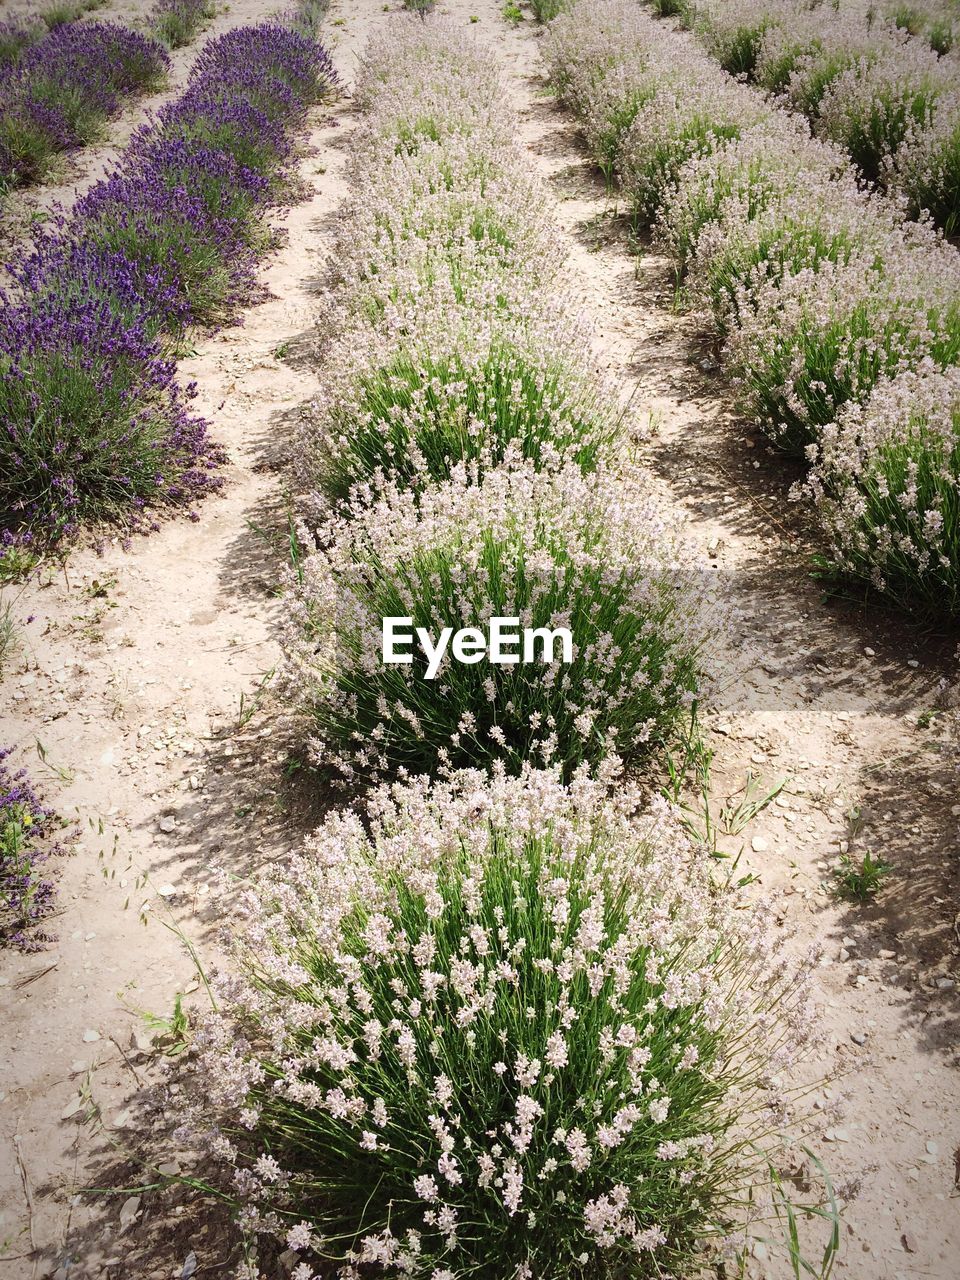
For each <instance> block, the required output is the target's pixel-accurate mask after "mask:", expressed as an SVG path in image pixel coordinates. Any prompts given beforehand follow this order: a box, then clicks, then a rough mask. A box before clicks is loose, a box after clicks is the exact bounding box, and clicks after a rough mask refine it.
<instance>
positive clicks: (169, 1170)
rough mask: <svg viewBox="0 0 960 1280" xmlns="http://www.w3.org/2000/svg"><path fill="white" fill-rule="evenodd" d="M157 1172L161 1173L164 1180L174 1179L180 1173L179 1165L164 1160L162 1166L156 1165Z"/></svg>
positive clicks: (173, 1161)
mask: <svg viewBox="0 0 960 1280" xmlns="http://www.w3.org/2000/svg"><path fill="white" fill-rule="evenodd" d="M157 1172H158V1173H162V1174H163V1176H164V1177H165V1178H175V1177H176V1176H177V1174H178V1173H179V1172H180V1165H179V1163H178V1162H177V1161H176V1160H165V1161H164V1162H163V1164H158V1165H157Z"/></svg>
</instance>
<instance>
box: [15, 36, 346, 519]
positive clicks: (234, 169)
mask: <svg viewBox="0 0 960 1280" xmlns="http://www.w3.org/2000/svg"><path fill="white" fill-rule="evenodd" d="M335 82H336V77H335V74H334V72H333V69H332V65H331V63H330V59H329V57H328V55H327V53H326V52H325V50H324V49H323V48H322V47H321V46H320V45H318V44H316V43H315V42H313V41H311V40H309V39H307V38H305V37H304V36H302V35H299V34H297V33H296V32H294V31H291V30H289V29H287V28H286V27H284V26H283V25H282V24H280V23H277V22H270V23H264V24H262V25H261V26H257V27H247V28H239V29H238V30H236V31H232V32H230V33H229V34H228V35H227V36H221V37H219V38H217V39H214V40H211V41H209V42H208V44H207V45H206V47H205V48H204V49H203V50H202V51H201V53H200V55H199V57H198V59H197V62H196V65H195V67H194V69H193V72H192V74H191V77H190V82H189V84H188V87H187V89H186V91H185V92H184V94H183V95H181V97H180V98H179V99H178V101H177V102H175V103H174V104H172V105H170V106H168V107H166V108H164V109H163V110H162V111H161V112H160V113H159V114H158V115H157V117H156V119H155V120H154V121H153V122H152V123H151V124H150V125H148V126H147V127H145V128H143V129H141V130H139V131H138V132H137V133H136V134H135V135H134V137H133V139H132V141H131V143H130V146H129V147H128V148H127V151H126V153H125V155H124V156H123V158H122V159H121V161H120V163H119V165H118V166H117V168H116V170H115V171H114V172H113V173H112V174H110V175H108V177H107V178H105V179H104V180H102V181H101V182H99V183H97V184H96V185H95V186H94V187H92V188H91V190H90V191H89V192H88V193H87V195H85V196H84V197H83V198H82V199H81V200H80V201H78V203H77V205H76V206H75V208H74V209H73V211H72V213H71V214H69V215H65V216H62V217H61V218H60V219H59V220H58V221H57V222H56V223H55V224H54V227H53V229H52V230H51V231H49V232H46V233H43V234H42V235H40V236H39V237H38V238H37V240H36V242H35V244H34V245H33V246H32V247H31V248H30V250H29V251H27V252H24V253H23V254H22V255H21V256H20V257H19V259H18V260H16V261H15V262H14V264H13V266H12V268H11V275H12V286H11V288H10V289H9V290H8V291H7V293H6V294H2V293H0V305H2V307H3V314H2V315H0V521H2V522H3V524H4V525H5V526H6V527H7V528H8V529H14V530H16V531H17V536H18V537H20V538H21V539H23V538H27V539H29V538H33V539H43V540H50V539H53V540H56V539H58V538H61V537H63V536H65V535H69V534H71V533H73V532H75V531H76V530H77V528H78V527H79V525H80V524H81V523H82V522H85V521H95V520H98V519H104V518H108V519H122V520H123V521H124V522H126V523H127V524H130V523H132V524H133V525H134V527H138V528H144V527H145V517H144V515H143V512H144V510H145V509H146V508H147V507H148V506H150V507H155V506H157V505H165V504H166V505H169V504H177V505H189V504H192V503H193V501H194V500H195V499H197V498H198V497H200V496H202V495H203V494H204V493H206V492H208V491H209V490H210V489H211V488H214V487H216V485H217V483H218V481H217V478H216V476H215V474H214V473H215V470H216V468H217V466H218V465H219V464H220V463H221V462H222V460H223V457H222V454H221V452H220V451H219V450H218V449H217V448H216V447H215V446H213V445H212V444H211V442H210V440H209V438H208V436H207V426H206V424H205V423H204V422H202V421H201V420H200V419H198V418H196V417H195V416H192V415H191V414H190V412H189V409H188V403H189V400H190V398H191V395H192V391H191V389H190V388H187V390H186V391H182V390H181V389H180V388H179V387H178V385H177V382H176V378H175V372H174V363H173V359H172V357H173V355H174V352H175V349H176V344H177V342H178V341H179V339H180V337H181V335H182V332H183V330H184V328H185V327H186V326H187V325H190V324H211V323H219V322H222V321H223V320H226V319H228V318H229V317H230V316H231V315H232V314H233V313H234V312H235V311H236V308H237V307H238V305H239V304H240V303H241V302H243V301H246V300H248V299H249V298H250V297H251V296H252V293H253V290H254V287H255V274H254V268H255V263H256V259H257V257H258V256H259V254H261V253H262V252H263V251H264V249H265V248H266V246H267V245H268V244H269V242H270V232H269V228H268V226H267V223H266V211H267V209H268V207H269V206H270V204H271V203H272V202H275V200H276V198H277V191H278V188H277V183H278V179H279V178H281V177H282V175H283V172H284V169H285V166H286V165H287V163H288V161H289V159H290V155H291V151H292V142H291V135H292V133H293V131H294V130H295V128H296V127H297V126H298V125H299V124H300V123H301V122H302V120H303V119H304V117H305V114H306V112H307V110H308V109H309V107H310V106H311V105H313V104H314V103H316V102H318V101H320V100H321V99H322V98H324V97H325V96H326V95H327V94H328V93H329V92H330V91H331V90H332V88H333V87H334V85H335Z"/></svg>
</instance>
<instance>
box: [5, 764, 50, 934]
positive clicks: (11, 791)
mask: <svg viewBox="0 0 960 1280" xmlns="http://www.w3.org/2000/svg"><path fill="white" fill-rule="evenodd" d="M10 754H11V750H10V748H6V749H4V748H0V945H4V946H13V947H17V948H19V949H20V950H21V951H36V950H39V949H40V947H42V946H43V945H44V943H46V942H52V941H54V939H53V937H52V936H51V935H50V934H49V933H46V932H45V931H44V930H43V929H41V928H40V924H41V922H42V921H43V920H44V919H46V918H47V917H48V916H49V914H50V912H51V911H52V910H53V905H54V898H55V895H56V887H55V885H54V882H53V880H52V879H51V878H49V877H48V876H47V875H45V874H44V872H43V870H42V868H43V867H44V864H45V863H46V862H47V861H48V860H49V858H50V857H51V855H52V854H54V853H56V852H58V846H57V845H56V843H55V842H54V841H53V839H52V836H53V832H54V831H55V830H56V829H57V828H58V827H59V826H60V825H61V823H60V820H59V819H58V818H57V817H56V815H55V814H54V812H53V810H52V809H48V808H46V807H45V806H44V805H42V804H41V803H40V799H39V797H38V796H37V794H36V792H35V791H34V789H33V787H32V786H31V784H30V780H29V778H28V777H27V771H26V769H20V770H18V771H17V772H16V773H13V772H11V770H10V769H9V768H8V767H7V764H6V761H7V759H8V757H9V756H10Z"/></svg>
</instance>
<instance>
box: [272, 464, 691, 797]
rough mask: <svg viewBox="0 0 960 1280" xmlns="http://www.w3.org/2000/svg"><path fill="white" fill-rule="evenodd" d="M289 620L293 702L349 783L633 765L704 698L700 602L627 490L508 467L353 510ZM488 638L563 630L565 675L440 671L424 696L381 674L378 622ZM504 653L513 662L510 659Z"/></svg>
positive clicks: (318, 559) (325, 542) (466, 472)
mask: <svg viewBox="0 0 960 1280" xmlns="http://www.w3.org/2000/svg"><path fill="white" fill-rule="evenodd" d="M315 541H316V543H317V546H318V550H317V551H316V552H315V553H314V554H313V555H311V556H310V557H309V558H308V559H307V560H306V562H305V563H304V564H303V565H302V566H301V569H300V579H299V581H298V583H297V584H296V590H295V594H294V595H293V596H292V597H291V601H290V607H289V613H288V631H287V659H288V663H287V665H288V671H289V674H290V680H291V687H292V688H293V689H294V690H295V691H296V693H297V696H298V697H299V699H300V700H301V704H302V705H303V708H304V710H305V711H306V713H307V714H308V715H309V716H310V718H311V720H312V722H313V724H314V726H315V734H316V741H315V743H314V748H315V755H316V758H317V760H318V761H319V762H321V763H323V764H324V765H326V766H328V767H331V766H332V767H333V768H335V769H336V770H337V771H338V772H339V773H340V774H341V775H342V776H344V777H345V778H348V779H350V778H355V777H356V778H358V779H359V780H361V781H369V780H380V779H383V778H385V777H391V776H396V775H397V774H399V775H400V776H404V775H406V774H417V773H429V774H432V775H435V774H436V773H437V772H438V771H442V770H445V769H449V768H460V767H466V766H473V765H488V764H493V763H494V762H496V761H502V762H503V763H504V764H505V765H506V766H507V768H508V769H509V770H510V772H513V773H516V772H517V771H518V770H519V769H520V768H521V766H522V764H523V762H524V761H525V760H533V761H536V762H538V763H544V764H553V763H557V764H559V765H560V766H561V767H562V769H563V770H564V773H565V775H566V776H569V774H570V773H571V772H572V771H573V770H574V769H576V768H577V767H578V766H579V765H580V764H581V763H586V764H588V765H589V766H590V767H592V768H596V767H597V766H598V765H599V764H600V762H601V760H602V759H603V758H604V756H606V755H608V754H610V753H611V752H613V753H615V754H617V755H619V756H621V757H622V758H624V759H625V760H626V761H628V762H630V763H633V762H635V761H638V760H641V759H643V758H644V757H645V756H648V755H649V754H650V753H651V752H653V751H655V750H656V749H657V747H658V746H659V745H660V744H662V743H663V741H664V740H665V739H666V738H669V736H670V734H671V732H672V730H673V729H674V728H675V726H676V724H677V721H678V718H679V717H680V716H681V715H682V713H683V712H684V711H685V710H686V709H688V708H689V707H690V705H691V704H692V703H693V702H694V701H695V700H696V699H697V698H698V696H700V694H701V688H702V669H703V666H704V657H703V650H704V647H705V644H706V642H707V640H708V637H709V636H710V634H711V628H712V626H713V625H714V617H713V613H712V611H711V608H710V605H709V601H708V598H707V594H706V593H705V592H704V590H703V584H702V582H700V581H699V579H698V578H697V575H696V574H695V572H694V570H693V569H692V568H691V566H690V564H689V563H688V562H687V560H686V557H685V554H684V552H683V550H682V548H681V547H680V546H679V544H678V543H677V542H676V540H675V538H674V537H673V536H672V531H671V529H670V527H669V525H668V523H667V522H666V520H665V518H664V516H663V514H662V512H661V511H660V510H659V508H658V506H657V503H656V502H655V500H654V499H653V497H652V494H651V492H650V489H649V485H648V482H647V481H646V479H645V478H644V476H643V475H642V473H640V472H639V471H638V470H635V469H631V468H624V469H616V470H614V469H611V468H610V467H609V466H602V467H600V468H598V469H597V471H595V472H593V473H591V474H589V475H585V474H584V473H583V472H582V471H581V469H580V467H579V466H577V465H576V463H573V462H568V463H566V464H564V465H562V466H559V467H557V468H556V469H547V470H540V471H538V470H537V469H536V468H535V466H534V465H533V464H532V463H529V462H523V461H521V460H519V459H518V457H517V451H516V449H512V450H509V451H508V453H507V457H506V460H505V462H504V463H503V465H502V466H500V467H498V468H496V469H494V470H491V471H488V472H487V473H486V474H485V475H484V476H483V479H482V481H479V478H478V476H477V474H476V468H475V466H472V465H467V466H465V465H463V464H460V465H458V466H457V467H455V468H453V470H452V473H451V478H450V479H449V480H448V481H447V482H445V483H443V484H439V485H437V486H434V487H430V488H427V489H425V490H424V491H423V492H422V493H420V494H415V493H413V492H412V491H410V490H409V489H401V488H399V487H397V486H396V485H395V484H389V483H385V484H384V485H383V486H382V487H381V488H380V490H379V492H378V494H377V496H376V498H375V500H373V501H371V500H370V499H369V497H368V495H366V494H363V493H362V492H357V493H355V494H354V496H353V498H352V500H351V502H349V503H348V504H346V506H345V507H344V509H343V512H342V514H337V515H333V516H331V517H330V518H329V519H328V520H327V521H326V522H325V524H323V525H322V526H321V527H320V528H319V529H318V530H317V531H316V534H315ZM385 617H400V618H405V617H409V618H412V620H413V623H412V626H413V627H414V628H416V627H422V628H424V629H425V630H426V631H427V632H428V633H429V635H430V636H431V637H432V638H434V639H435V638H436V637H437V636H438V635H439V634H440V633H441V631H442V630H443V629H444V628H447V627H450V628H453V629H454V631H456V630H458V629H460V628H462V627H475V628H481V629H482V628H484V627H486V625H487V624H488V622H489V620H490V618H491V617H503V618H518V619H519V620H520V624H519V625H520V626H521V627H523V628H537V629H540V628H544V629H547V630H554V629H556V628H559V627H565V628H567V629H568V630H569V631H570V632H571V633H572V637H573V647H572V661H568V662H561V661H560V656H561V651H560V649H559V647H558V648H557V649H556V651H555V657H556V661H554V662H545V661H543V660H542V657H543V650H542V646H541V648H539V649H538V650H537V652H536V658H537V660H536V661H527V662H520V661H518V662H517V663H515V664H512V665H511V664H504V665H493V664H489V663H486V662H484V663H482V664H477V663H470V664H467V663H464V662H460V661H456V660H453V659H452V657H451V654H450V651H449V650H448V652H447V654H446V656H445V657H444V660H443V662H442V664H441V666H440V668H439V671H438V673H437V675H436V677H435V678H432V679H427V678H425V672H426V667H427V662H426V659H425V658H424V656H423V654H422V653H421V652H419V651H418V650H417V649H414V651H413V662H412V663H410V664H409V665H387V664H385V663H384V662H383V660H382V653H381V649H382V619H383V618H385ZM514 652H515V653H517V654H518V656H519V651H518V650H517V649H516V648H515V649H514Z"/></svg>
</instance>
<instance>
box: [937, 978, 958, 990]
mask: <svg viewBox="0 0 960 1280" xmlns="http://www.w3.org/2000/svg"><path fill="white" fill-rule="evenodd" d="M956 985H957V984H956V982H955V981H954V979H953V978H938V979H937V990H938V991H952V990H953V989H954V987H955V986H956Z"/></svg>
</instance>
